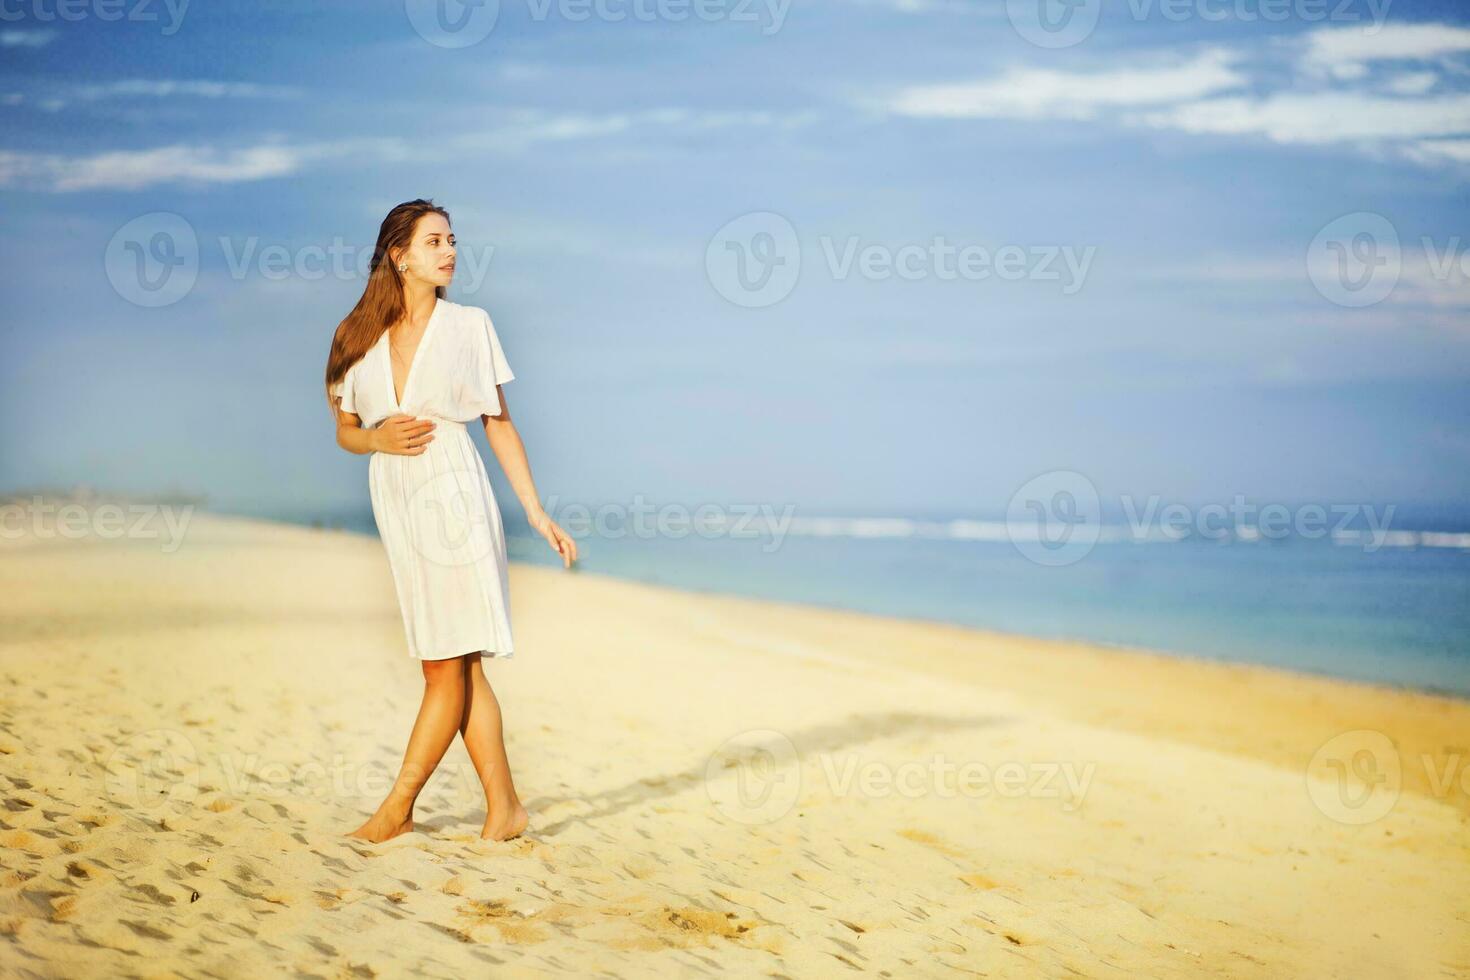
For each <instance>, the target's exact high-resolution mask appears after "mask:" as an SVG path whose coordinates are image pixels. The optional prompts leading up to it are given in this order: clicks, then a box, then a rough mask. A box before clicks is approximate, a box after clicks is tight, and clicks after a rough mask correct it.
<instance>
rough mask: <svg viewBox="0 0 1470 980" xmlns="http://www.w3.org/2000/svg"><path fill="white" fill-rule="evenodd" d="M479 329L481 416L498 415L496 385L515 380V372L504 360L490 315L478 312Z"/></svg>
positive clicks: (498, 396)
mask: <svg viewBox="0 0 1470 980" xmlns="http://www.w3.org/2000/svg"><path fill="white" fill-rule="evenodd" d="M479 313H480V322H481V329H480V330H479V337H478V340H479V341H480V350H479V357H478V361H479V363H478V365H477V368H478V371H477V373H478V375H479V376H478V378H477V379H476V380H477V381H478V382H479V383H478V384H477V385H476V387H478V388H479V390H480V392H481V395H482V397H483V400H484V404H483V405H482V406H481V411H480V414H482V415H499V414H500V394H499V393H498V392H497V391H496V390H495V388H496V386H497V385H503V384H505V383H506V382H507V381H511V380H513V379H514V378H515V372H513V371H512V370H511V369H510V362H509V361H507V360H506V359H505V349H504V348H503V347H501V345H500V336H499V335H498V334H497V333H496V332H495V324H494V323H493V322H491V320H490V314H489V313H486V312H485V311H484V310H480V311H479Z"/></svg>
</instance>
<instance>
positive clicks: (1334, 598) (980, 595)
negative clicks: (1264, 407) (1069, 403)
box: [262, 508, 1470, 696]
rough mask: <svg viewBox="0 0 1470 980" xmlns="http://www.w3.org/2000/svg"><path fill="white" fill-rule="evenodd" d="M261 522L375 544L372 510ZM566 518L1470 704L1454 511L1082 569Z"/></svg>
mask: <svg viewBox="0 0 1470 980" xmlns="http://www.w3.org/2000/svg"><path fill="white" fill-rule="evenodd" d="M262 516H274V517H277V518H282V519H288V520H295V521H297V522H299V523H313V524H321V525H327V526H338V527H345V528H348V529H352V530H358V531H363V532H366V533H370V534H376V528H375V526H374V524H373V519H372V514H371V512H370V511H366V510H365V511H363V512H360V513H352V514H338V515H333V516H328V515H310V516H308V515H302V514H295V515H283V514H279V513H278V514H267V515H262ZM553 516H556V517H557V519H558V520H559V521H560V522H561V523H562V525H563V526H564V527H565V528H567V530H568V531H569V533H572V534H573V535H574V536H575V537H576V538H577V541H578V550H579V553H580V556H579V562H578V565H579V567H580V568H582V569H585V570H586V571H589V572H596V573H602V574H607V575H614V576H619V577H623V578H629V579H636V580H638V581H643V582H650V583H656V584H660V585H667V586H673V587H676V588H680V589H688V590H696V591H707V592H724V593H734V594H738V595H745V596H754V597H760V598H771V599H779V600H783V601H788V602H802V603H810V604H815V605H822V606H830V607H836V608H842V609H854V610H860V611H864V612H871V613H879V614H885V615H892V616H901V617H909V618H917V619H926V620H937V621H941V622H947V623H956V624H961V625H966V626H975V627H981V628H984V629H989V630H999V631H1003V632H1008V633H1016V634H1023V635H1027V636H1035V637H1046V638H1057V639H1074V640H1084V641H1089V642H1092V643H1098V644H1103V645H1109V646H1124V647H1141V648H1146V649H1150V650H1156V651H1160V652H1165V653H1172V654H1176V655H1180V656H1189V657H1201V658H1209V659H1216V660H1222V661H1238V662H1246V663H1256V664H1265V665H1269V666H1274V667H1282V668H1288V669H1291V670H1298V671H1306V672H1311V673H1317V674H1324V675H1329V676H1333V677H1341V678H1348V679H1353V680H1360V681H1371V682H1379V683H1386V684H1391V685H1397V686H1403V687H1410V688H1416V689H1420V690H1429V691H1438V692H1442V693H1451V694H1456V695H1461V696H1470V514H1459V513H1456V512H1455V511H1454V510H1453V509H1452V508H1421V509H1420V510H1419V512H1418V513H1417V514H1414V513H1405V512H1403V511H1402V509H1400V512H1399V513H1398V514H1397V515H1396V517H1395V519H1394V521H1393V522H1392V527H1393V529H1392V530H1391V531H1387V532H1385V533H1382V534H1379V535H1377V536H1375V535H1373V534H1372V533H1371V532H1370V531H1369V530H1367V529H1366V527H1365V526H1364V525H1361V524H1360V525H1359V526H1358V527H1357V528H1355V529H1354V528H1349V529H1342V530H1338V531H1337V532H1336V533H1323V534H1321V535H1320V536H1302V535H1295V534H1292V535H1286V536H1282V537H1274V536H1272V535H1271V534H1269V533H1267V534H1262V533H1261V532H1260V530H1259V529H1256V528H1253V527H1250V526H1243V527H1240V528H1232V529H1231V531H1230V532H1229V533H1225V534H1220V535H1218V536H1214V537H1206V536H1203V535H1201V534H1198V533H1191V534H1186V535H1183V536H1171V535H1169V534H1164V533H1160V532H1159V531H1158V530H1157V528H1155V529H1153V530H1151V531H1150V532H1149V533H1148V534H1146V535H1142V534H1139V533H1137V532H1135V530H1134V529H1133V527H1132V526H1130V525H1129V524H1128V523H1126V522H1122V521H1119V522H1116V523H1103V524H1101V525H1100V526H1099V527H1098V528H1097V533H1096V536H1095V537H1096V540H1095V543H1093V544H1091V546H1090V547H1088V548H1086V549H1085V553H1082V554H1080V555H1079V554H1076V553H1075V550H1074V553H1073V554H1070V555H1066V556H1065V560H1059V559H1055V558H1048V556H1047V555H1046V554H1045V553H1041V554H1040V556H1039V558H1038V555H1037V552H1036V546H1035V543H1034V542H1031V541H1028V539H1027V537H1026V535H1025V534H1024V533H1019V534H1013V532H1014V531H1015V530H1016V525H1015V524H1007V522H1006V520H1005V518H1004V517H1003V516H1002V517H1000V518H996V519H991V520H982V519H976V518H974V517H973V516H965V515H948V516H944V515H941V516H934V515H929V516H926V517H925V518H922V519H920V518H905V517H853V516H837V517H808V516H796V517H795V518H794V519H793V520H792V522H791V523H790V525H789V526H787V527H785V528H784V529H782V528H781V527H780V525H779V524H778V523H776V524H773V523H770V522H767V523H766V524H765V525H760V524H759V523H757V524H755V525H754V526H747V527H744V528H739V527H737V526H736V525H737V524H738V523H739V522H738V521H736V520H731V521H729V522H727V523H726V524H724V525H723V526H716V528H715V529H714V530H713V531H711V530H710V529H706V530H705V531H704V532H703V533H695V532H694V531H692V530H689V531H686V532H685V533H683V534H677V533H667V532H666V533H662V534H652V533H638V532H636V531H635V530H634V529H632V528H628V527H626V525H625V522H621V521H619V522H611V524H610V527H609V528H607V529H604V530H603V531H602V532H601V533H598V532H596V531H593V530H591V529H590V528H581V529H579V528H576V527H574V526H573V525H574V522H573V521H571V520H568V519H564V518H563V516H562V515H559V514H556V513H554V514H553ZM504 517H505V524H506V529H507V550H508V552H509V555H510V557H511V559H512V560H513V561H522V562H529V563H533V564H537V565H559V564H560V559H559V558H558V557H557V556H556V555H555V554H553V553H552V552H551V550H550V548H549V547H548V546H547V545H546V543H545V542H544V541H543V540H542V539H541V538H540V537H539V536H536V535H534V534H533V533H532V532H531V531H530V529H529V528H528V527H527V526H526V523H525V520H524V518H523V517H522V516H520V514H519V513H518V512H515V511H511V510H509V509H507V510H506V511H505V513H504ZM898 656H900V657H901V656H902V652H901V651H899V652H898Z"/></svg>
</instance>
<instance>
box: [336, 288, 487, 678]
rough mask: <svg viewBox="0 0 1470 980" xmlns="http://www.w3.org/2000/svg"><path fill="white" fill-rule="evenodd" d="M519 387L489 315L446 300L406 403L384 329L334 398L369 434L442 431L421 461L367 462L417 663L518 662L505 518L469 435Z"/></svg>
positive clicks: (438, 307)
mask: <svg viewBox="0 0 1470 980" xmlns="http://www.w3.org/2000/svg"><path fill="white" fill-rule="evenodd" d="M514 377H515V375H514V374H512V373H511V370H510V365H509V364H508V363H507V362H506V359H505V352H504V351H503V350H501V347H500V338H499V337H497V336H496V335H495V326H494V324H492V323H491V322H490V315H489V314H488V313H486V312H485V311H484V310H482V309H480V308H479V307H477V306H461V305H460V304H458V303H451V302H449V301H448V300H445V299H440V300H439V301H438V302H436V303H435V304H434V310H433V313H431V314H430V316H429V322H428V325H427V326H425V328H424V333H423V336H422V338H421V339H420V340H419V346H418V350H417V351H416V352H415V353H414V358H413V363H412V364H410V365H409V370H408V376H407V377H406V378H405V379H404V384H403V402H402V404H399V402H398V400H397V398H396V397H395V393H394V390H393V364H392V359H391V357H390V352H389V347H388V334H387V332H386V331H384V333H383V336H382V337H380V338H378V342H377V343H376V344H374V345H373V347H372V349H371V350H369V351H368V352H367V354H366V355H364V356H363V358H362V359H361V360H360V361H358V362H357V363H356V364H354V365H352V367H351V368H349V369H348V371H347V374H346V376H345V377H344V378H343V379H342V381H341V382H340V383H339V384H338V385H337V386H336V387H335V388H334V389H333V394H336V395H340V396H341V398H342V409H343V411H347V412H354V413H356V414H357V415H358V416H359V417H360V418H361V419H362V425H363V427H364V428H372V427H375V426H377V425H379V424H380V423H381V422H382V421H383V420H384V419H386V418H388V417H389V416H391V415H397V414H400V413H401V414H405V415H413V416H416V417H418V418H431V419H433V420H435V422H437V423H438V425H437V427H436V428H435V429H434V432H433V436H434V438H433V439H431V440H430V441H429V443H428V447H427V449H426V450H425V451H424V452H423V453H421V454H420V455H417V456H401V455H397V454H393V453H373V454H372V458H371V460H370V461H369V464H368V487H369V491H370V493H371V496H372V501H373V518H374V520H376V521H377V524H378V535H379V536H380V537H381V538H382V540H383V547H384V548H385V549H386V551H387V552H388V564H389V566H390V567H391V568H392V571H393V583H394V586H395V588H396V589H397V591H398V604H399V607H400V609H401V610H402V612H403V626H404V632H405V633H406V635H407V637H408V653H409V656H411V657H416V658H418V659H419V660H443V659H445V658H447V657H457V656H460V655H462V654H466V653H474V652H478V653H479V654H480V655H481V656H484V657H502V658H507V657H510V656H512V654H513V652H514V649H515V645H514V643H513V642H512V640H511V630H510V579H509V576H508V574H507V569H506V557H505V531H504V528H503V526H502V524H501V519H500V508H499V507H497V506H496V503H495V494H494V492H493V491H492V490H491V489H490V479H489V476H488V475H487V474H486V472H485V463H484V461H483V460H481V458H480V453H479V451H478V450H477V449H476V448H475V444H474V442H473V441H472V440H471V439H470V434H469V431H468V429H466V427H465V423H466V422H473V421H477V420H478V419H479V418H480V416H481V415H499V414H500V395H499V392H498V391H497V389H496V386H497V385H503V384H505V383H506V382H507V381H510V380H511V379H512V378H514Z"/></svg>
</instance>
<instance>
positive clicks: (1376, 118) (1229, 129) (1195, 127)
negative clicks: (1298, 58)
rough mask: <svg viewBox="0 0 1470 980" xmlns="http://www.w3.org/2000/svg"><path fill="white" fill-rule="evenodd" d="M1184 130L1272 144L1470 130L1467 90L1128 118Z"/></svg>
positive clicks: (1216, 103)
mask: <svg viewBox="0 0 1470 980" xmlns="http://www.w3.org/2000/svg"><path fill="white" fill-rule="evenodd" d="M1131 119H1132V121H1135V122H1141V123H1143V124H1145V125H1148V126H1154V127H1158V128H1169V129H1180V130H1183V131H1184V132H1187V133H1226V134H1236V135H1241V134H1252V135H1261V136H1265V137H1267V138H1269V139H1271V140H1274V141H1276V142H1278V143H1317V144H1320V143H1335V142H1340V141H1344V140H1406V139H1416V138H1420V137H1428V136H1448V135H1454V134H1457V133H1463V132H1466V131H1467V130H1470V93H1465V94H1460V95H1450V96H1440V97H1437V98H1433V99H1388V98H1379V97H1374V96H1366V95H1355V94H1352V93H1346V92H1316V93H1304V94H1300V95H1297V94H1290V93H1288V94H1282V95H1272V96H1267V97H1266V98H1263V99H1244V98H1229V99H1209V100H1203V101H1199V102H1187V103H1184V104H1183V105H1178V106H1171V107H1169V108H1168V109H1162V110H1158V111H1154V112H1145V113H1139V114H1137V115H1135V116H1133V117H1131Z"/></svg>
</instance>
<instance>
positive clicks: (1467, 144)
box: [1407, 139, 1470, 163]
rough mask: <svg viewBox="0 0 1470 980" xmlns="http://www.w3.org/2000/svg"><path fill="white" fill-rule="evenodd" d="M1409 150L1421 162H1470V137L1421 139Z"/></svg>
mask: <svg viewBox="0 0 1470 980" xmlns="http://www.w3.org/2000/svg"><path fill="white" fill-rule="evenodd" d="M1407 152H1408V153H1409V155H1410V156H1412V157H1414V158H1415V159H1417V160H1419V161H1420V162H1421V163H1444V162H1454V163H1470V139H1458V140H1419V141H1418V142H1417V143H1414V144H1413V145H1412V146H1410V147H1409V149H1408V151H1407Z"/></svg>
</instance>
